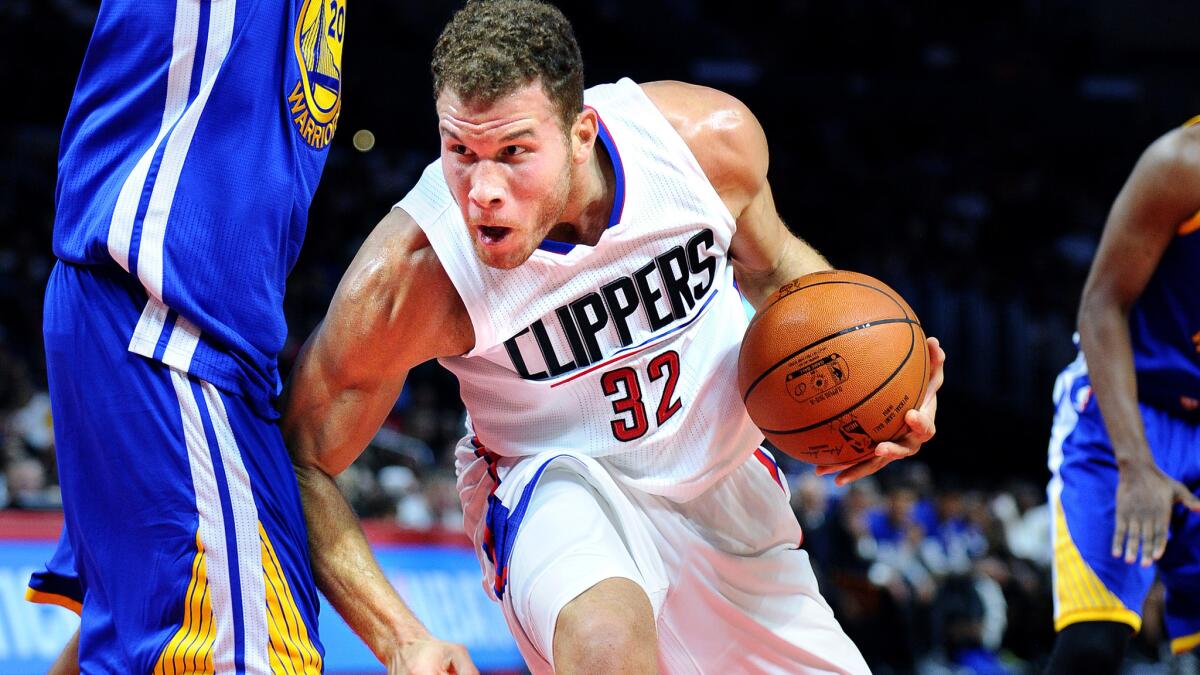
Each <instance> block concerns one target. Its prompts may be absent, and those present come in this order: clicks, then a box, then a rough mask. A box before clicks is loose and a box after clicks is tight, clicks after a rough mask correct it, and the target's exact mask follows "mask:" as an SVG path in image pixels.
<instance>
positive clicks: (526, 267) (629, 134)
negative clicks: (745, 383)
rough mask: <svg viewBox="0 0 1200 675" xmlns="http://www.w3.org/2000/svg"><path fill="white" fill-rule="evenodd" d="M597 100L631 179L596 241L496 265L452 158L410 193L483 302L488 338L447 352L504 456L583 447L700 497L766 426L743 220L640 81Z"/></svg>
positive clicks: (663, 490) (611, 88) (623, 470)
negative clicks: (746, 365)
mask: <svg viewBox="0 0 1200 675" xmlns="http://www.w3.org/2000/svg"><path fill="white" fill-rule="evenodd" d="M585 101H586V103H587V105H589V106H591V107H592V108H594V109H595V110H596V112H597V113H598V115H599V116H600V119H601V122H602V124H601V133H600V142H602V143H603V144H604V146H605V148H606V149H607V151H608V154H609V156H610V157H611V158H612V162H613V169H614V173H615V176H616V190H615V199H614V204H613V210H612V217H611V219H610V222H609V226H608V229H607V230H606V231H605V232H604V234H603V235H602V236H601V237H600V240H599V242H598V243H597V244H596V245H595V246H585V245H578V244H577V245H571V244H564V243H561V242H553V241H546V242H543V244H542V245H541V246H540V247H539V248H538V249H537V250H535V251H534V253H533V256H532V257H531V258H530V259H529V260H528V261H526V262H525V263H524V264H522V265H521V266H519V267H517V268H516V269H512V270H499V269H493V268H491V267H488V266H487V265H484V264H483V263H481V262H480V261H479V259H478V258H477V256H476V255H475V252H474V249H473V248H472V245H471V239H470V234H469V232H468V230H467V227H466V225H465V224H464V222H463V219H462V215H461V213H460V211H459V209H458V206H457V205H456V204H455V202H454V200H453V198H452V196H451V195H450V192H449V190H448V189H447V186H446V182H445V179H444V178H443V175H442V169H441V163H440V162H434V163H433V164H431V165H430V166H429V167H428V168H426V170H425V172H424V174H423V175H422V176H421V179H420V181H419V182H418V183H417V185H416V187H414V188H413V190H412V191H411V192H409V194H408V195H407V196H406V197H405V198H404V199H403V200H402V201H401V202H400V203H399V204H398V205H397V206H398V207H399V208H403V209H404V210H405V211H406V212H407V213H408V214H409V215H410V216H412V218H413V219H414V220H416V222H417V224H418V225H420V227H421V229H422V230H424V231H425V234H426V235H427V236H428V238H429V241H430V243H431V244H432V246H433V250H434V252H435V253H436V254H437V256H438V259H439V260H440V261H441V263H442V266H443V267H445V269H446V273H447V274H448V275H449V277H450V280H451V281H452V282H453V283H454V286H455V288H457V289H458V293H459V295H460V296H461V297H462V300H463V303H464V304H465V305H466V308H467V311H468V313H469V314H470V317H471V323H472V325H473V327H474V329H475V347H474V349H472V350H471V351H470V352H468V353H467V354H465V355H464V356H461V357H455V358H446V359H442V360H441V363H442V365H444V366H445V367H446V368H448V369H450V370H451V371H452V372H453V373H454V374H455V375H457V376H458V379H459V383H460V387H461V396H462V400H463V402H464V404H465V405H466V408H467V412H468V414H469V416H470V424H471V426H472V430H473V432H474V433H475V435H477V436H478V438H479V441H480V442H481V443H482V444H483V445H484V446H486V447H487V449H488V450H491V451H492V452H495V453H496V454H499V455H502V456H526V455H533V454H536V453H540V452H545V451H553V450H572V451H575V452H580V453H583V454H586V455H590V456H592V457H596V458H598V459H600V461H601V462H602V463H603V464H604V465H605V466H607V467H608V468H609V469H611V470H612V471H613V474H614V476H615V477H616V478H617V480H619V481H622V482H624V483H626V484H628V485H630V486H631V487H634V488H636V489H640V490H643V491H645V492H650V493H654V494H660V495H664V496H667V497H671V498H673V499H678V500H684V499H688V498H690V497H692V496H694V495H696V494H699V493H700V492H701V491H703V490H704V489H705V488H706V487H708V486H709V485H711V484H712V483H714V482H715V481H716V480H718V479H720V478H721V477H723V476H724V475H726V474H727V473H729V472H730V471H731V470H733V469H734V468H735V467H736V466H737V465H738V464H739V463H740V462H742V461H743V460H745V458H746V457H747V456H748V455H749V453H750V452H752V451H753V450H754V448H756V447H757V446H758V444H759V443H761V442H762V438H763V437H762V434H761V433H760V432H759V431H758V429H757V428H755V426H754V425H753V423H752V422H751V421H750V418H749V416H748V415H747V414H746V409H745V407H744V406H743V404H742V401H741V397H740V396H739V395H738V387H737V355H738V347H739V345H740V344H741V340H742V335H743V333H744V332H745V329H746V325H747V319H746V314H745V310H744V309H743V306H742V302H741V297H740V294H739V293H738V290H737V288H736V287H735V286H734V281H733V268H732V266H731V265H730V262H729V255H728V253H729V242H730V239H731V238H732V237H733V234H734V231H735V229H736V224H735V221H734V218H733V216H732V215H731V214H730V212H729V210H728V209H727V208H726V207H725V204H724V203H723V202H722V201H721V198H720V196H718V194H717V192H716V190H715V189H714V188H713V186H712V184H711V183H709V181H708V178H707V177H706V176H705V175H704V172H703V170H702V169H701V168H700V165H699V163H698V162H697V161H696V158H695V157H694V156H693V155H692V152H691V150H690V149H689V148H688V147H687V144H686V143H685V142H684V140H683V138H681V137H680V136H679V134H678V133H677V132H676V131H675V129H674V128H673V127H672V126H671V124H670V123H669V122H668V121H667V119H666V118H665V117H664V116H663V115H662V113H661V112H659V110H658V108H656V107H655V106H654V104H653V103H652V102H651V101H650V99H649V98H648V97H647V96H646V95H645V93H643V92H642V89H641V87H639V86H638V85H637V84H636V83H635V82H633V81H632V80H629V79H622V80H621V81H619V82H617V83H615V84H608V85H602V86H598V87H594V88H591V89H589V90H587V92H586V94H585ZM601 157H602V156H601Z"/></svg>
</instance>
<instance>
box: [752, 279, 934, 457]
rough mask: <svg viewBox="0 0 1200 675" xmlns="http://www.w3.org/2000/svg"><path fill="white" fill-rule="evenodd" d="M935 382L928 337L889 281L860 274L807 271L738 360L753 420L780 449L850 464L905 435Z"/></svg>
mask: <svg viewBox="0 0 1200 675" xmlns="http://www.w3.org/2000/svg"><path fill="white" fill-rule="evenodd" d="M928 383H929V350H928V349H927V348H926V346H925V331H924V330H922V328H921V324H920V322H919V321H918V320H917V316H916V314H914V313H913V311H912V308H910V307H909V306H908V303H907V302H905V301H904V298H901V297H900V295H899V294H898V293H896V292H895V291H894V290H892V289H891V288H889V287H888V286H887V284H884V283H883V282H881V281H879V280H878V279H875V278H873V277H870V276H867V275H865V274H858V273H856V272H846V271H842V270H834V271H828V272H815V273H813V274H806V275H804V276H802V277H800V278H798V279H795V280H794V281H792V282H790V283H788V284H787V285H785V286H784V287H783V288H780V289H779V290H778V291H776V292H775V293H774V294H772V295H771V297H770V298H768V299H767V304H766V307H765V308H763V309H762V310H761V311H760V312H758V313H757V314H756V315H755V317H754V319H753V320H751V322H750V326H749V328H747V329H746V336H745V338H744V339H743V340H742V348H741V353H740V354H739V355H738V387H739V391H741V392H742V400H743V401H744V402H745V403H746V410H747V411H749V413H750V419H752V420H754V423H755V424H756V425H758V428H759V429H761V430H762V432H763V434H765V435H766V437H767V439H769V440H770V441H771V443H773V444H774V445H775V446H776V447H778V448H779V449H780V450H782V451H784V452H786V453H787V454H789V455H791V456H792V457H795V458H796V459H800V460H803V461H805V462H809V463H811V464H845V463H849V462H854V461H857V460H860V459H866V458H868V457H871V456H873V455H872V453H871V450H872V448H874V447H875V445H877V444H878V443H880V442H883V441H888V440H892V439H893V438H895V437H896V436H899V435H900V434H901V433H903V431H904V413H906V412H908V410H909V409H911V408H914V407H917V406H919V405H920V404H921V400H922V398H924V396H925V387H926V386H927V385H928Z"/></svg>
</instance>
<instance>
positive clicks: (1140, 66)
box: [0, 0, 1200, 673]
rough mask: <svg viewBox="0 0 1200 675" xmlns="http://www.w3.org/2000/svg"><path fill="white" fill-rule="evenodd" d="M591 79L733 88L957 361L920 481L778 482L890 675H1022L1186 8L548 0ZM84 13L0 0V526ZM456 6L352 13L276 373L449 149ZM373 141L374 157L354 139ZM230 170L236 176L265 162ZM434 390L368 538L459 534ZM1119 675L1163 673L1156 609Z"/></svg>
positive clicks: (38, 359) (792, 206)
mask: <svg viewBox="0 0 1200 675" xmlns="http://www.w3.org/2000/svg"><path fill="white" fill-rule="evenodd" d="M559 4H560V6H561V7H563V9H564V10H565V11H566V13H567V14H568V16H570V17H571V18H572V20H573V21H574V23H575V26H576V29H577V32H578V36H579V39H580V43H581V46H582V49H583V53H584V60H585V63H586V65H587V80H588V83H589V84H594V83H601V82H607V81H612V80H615V79H616V78H619V77H622V76H629V77H632V78H634V79H635V80H639V81H646V80H655V79H681V80H688V81H692V82H697V83H701V84H707V85H711V86H714V87H717V88H721V89H724V90H726V91H728V92H730V93H733V94H735V95H737V96H738V97H740V98H742V99H743V100H744V101H745V102H746V103H747V104H748V105H749V106H750V107H751V109H753V110H754V111H755V112H756V114H757V115H758V116H759V118H760V120H761V122H762V124H763V126H764V128H765V129H766V132H767V135H768V138H769V140H770V142H771V147H772V165H771V181H772V185H773V187H774V192H775V195H776V200H777V202H778V205H779V209H780V212H781V213H782V214H783V216H784V218H785V220H787V222H788V223H789V224H790V226H791V227H792V229H793V230H794V231H795V232H796V233H797V234H799V235H800V236H801V237H803V238H805V239H807V240H808V241H809V242H810V243H812V244H813V245H814V246H816V247H817V248H818V249H819V250H821V251H822V252H823V253H825V255H826V256H827V257H828V258H829V259H830V260H831V261H832V262H833V263H834V265H835V266H837V267H842V268H847V269H854V270H858V271H862V272H866V273H868V274H873V275H875V276H877V277H879V278H881V279H883V280H884V281H886V282H887V283H889V284H891V285H892V286H893V287H895V288H896V289H897V290H899V291H900V292H901V293H902V294H903V295H904V296H905V297H907V298H908V299H909V300H910V302H911V304H912V306H913V307H914V309H915V310H916V311H917V313H918V315H919V316H920V317H921V319H922V321H923V323H924V324H925V327H926V330H927V331H928V333H929V334H931V335H936V336H938V337H939V338H941V340H942V343H943V345H944V346H945V348H946V351H947V353H948V355H949V360H948V363H947V371H946V372H947V379H946V385H945V387H944V388H943V390H942V393H941V395H940V397H939V400H940V403H941V407H940V410H939V414H938V423H939V433H938V437H937V438H936V439H935V440H934V441H933V442H932V443H930V444H929V445H928V446H926V448H925V449H924V450H923V451H922V453H921V456H920V459H919V460H909V461H906V462H902V463H898V464H896V465H893V467H889V469H888V470H887V471H885V472H884V473H882V474H881V475H879V476H877V477H875V478H872V479H869V480H864V481H860V482H859V483H856V484H854V485H852V486H851V487H849V488H836V487H835V486H834V485H833V484H832V483H831V482H829V481H828V480H826V479H822V478H819V477H817V476H815V475H813V474H812V473H811V472H810V471H808V470H807V469H806V467H805V466H804V465H802V464H799V463H796V462H788V461H784V463H783V468H784V470H785V472H786V473H787V476H788V478H789V479H790V481H791V483H792V490H793V503H794V506H795V509H796V513H797V516H798V517H799V518H800V521H801V523H802V524H803V525H804V529H805V544H804V546H805V548H806V549H807V550H808V551H809V552H810V554H811V555H812V557H813V559H814V563H815V567H816V569H817V572H818V574H819V576H820V577H821V585H822V589H823V591H824V592H825V593H826V595H827V596H828V597H829V599H830V601H831V603H832V604H833V605H834V606H835V609H836V611H837V612H838V614H839V616H840V618H841V620H842V622H843V624H844V625H845V626H846V628H847V630H848V631H849V632H850V634H851V635H852V637H854V639H855V640H856V642H858V644H859V645H860V646H861V647H862V649H863V651H864V653H865V654H866V655H867V657H868V660H869V661H870V662H871V664H872V667H873V668H874V669H875V670H876V671H877V672H881V673H888V672H897V673H900V672H913V671H920V672H926V673H959V672H979V673H993V672H994V673H1003V672H1014V673H1016V672H1032V671H1035V670H1036V669H1037V667H1038V665H1039V664H1041V663H1043V662H1044V659H1045V657H1046V654H1047V653H1048V650H1049V647H1050V645H1051V643H1052V639H1053V633H1052V625H1051V624H1052V620H1051V595H1050V586H1049V584H1050V576H1049V571H1048V569H1049V561H1050V552H1051V547H1050V535H1049V528H1050V515H1049V514H1050V511H1049V510H1048V508H1047V505H1046V503H1045V502H1046V497H1045V483H1046V480H1047V479H1048V473H1047V471H1046V470H1045V458H1046V443H1047V438H1048V433H1049V423H1050V415H1051V412H1052V408H1051V404H1050V393H1051V388H1052V384H1053V378H1054V376H1055V374H1056V373H1057V371H1058V370H1059V369H1061V368H1062V367H1063V366H1064V365H1066V364H1067V363H1068V362H1069V361H1070V360H1071V358H1072V357H1073V353H1074V347H1073V346H1072V341H1071V335H1072V331H1073V325H1074V312H1075V308H1076V303H1077V300H1078V297H1079V293H1080V290H1081V287H1082V283H1083V279H1084V277H1085V275H1086V272H1087V266H1088V264H1089V262H1090V260H1091V256H1092V254H1093V252H1094V249H1095V246H1096V243H1097V240H1098V236H1099V232H1100V229H1101V227H1102V225H1103V222H1104V218H1105V215H1106V212H1107V209H1108V206H1109V204H1110V203H1111V201H1112V199H1113V197H1114V196H1115V194H1116V192H1117V190H1118V189H1119V188H1120V185H1121V183H1122V181H1123V180H1124V177H1125V176H1126V175H1127V174H1128V171H1129V169H1130V168H1131V167H1132V164H1133V162H1134V161H1135V160H1136V158H1137V156H1138V154H1139V153H1140V152H1141V150H1142V149H1143V148H1144V147H1145V145H1146V144H1148V143H1149V142H1150V141H1151V140H1152V139H1153V138H1155V137H1156V136H1158V135H1159V134H1161V133H1163V132H1164V131H1165V130H1167V129H1168V128H1170V127H1172V126H1175V125H1178V124H1181V123H1183V122H1184V121H1185V120H1186V119H1188V118H1189V117H1191V116H1192V115H1194V114H1198V113H1200V90H1198V89H1197V87H1196V82H1197V80H1196V73H1197V65H1200V40H1197V38H1196V33H1195V26H1197V25H1200V4H1197V3H1195V2H1188V1H1186V0H1174V1H1168V0H1146V1H1143V2H1137V3H1129V2H1120V1H1117V0H1000V1H998V2H991V3H975V2H969V3H962V2H935V1H931V0H913V1H903V2H901V1H897V0H838V1H828V0H826V1H821V0H763V1H758V0H747V1H742V2H736V3H733V2H725V1H724V0H593V1H591V2H563V3H559ZM97 5H98V2H97V0H0V44H4V45H5V46H6V49H4V50H3V51H2V52H0V53H2V54H3V55H2V56H0V72H3V73H4V80H5V90H6V91H8V92H10V104H9V105H7V106H5V107H4V110H3V113H2V114H3V122H4V123H3V124H2V125H0V232H2V233H3V236H2V237H0V453H2V454H0V474H2V477H0V507H4V508H9V509H55V508H58V505H59V503H60V498H59V496H58V492H57V489H56V479H55V467H54V438H53V432H52V429H51V426H50V408H49V402H48V397H47V394H46V391H45V387H46V385H45V374H44V361H43V355H42V347H41V300H42V291H43V288H44V284H45V281H46V278H47V275H48V274H49V271H50V268H51V266H52V265H53V262H54V259H53V254H52V252H51V249H50V232H51V226H52V223H53V217H54V184H55V175H56V153H57V145H58V139H59V132H60V129H61V124H62V120H63V117H64V115H65V113H66V110H67V105H68V102H69V100H70V96H71V92H72V89H73V85H74V81H75V77H76V74H77V71H78V68H79V64H80V62H81V60H82V57H83V54H84V51H85V49H86V46H87V41H88V37H89V35H90V31H91V25H92V22H93V20H94V17H95V13H96V7H97ZM458 5H459V3H458V2H448V1H442V0H419V1H415V0H414V1H411V2H409V1H396V2H381V1H375V2H371V1H370V0H363V1H362V2H358V3H354V7H353V9H352V13H351V15H350V19H349V21H348V27H347V30H348V32H349V36H350V39H349V41H348V42H347V47H346V51H345V56H344V59H345V60H344V73H345V80H344V99H343V112H342V116H341V120H340V122H339V127H338V134H337V136H336V137H335V139H334V142H333V148H332V151H331V153H330V155H329V161H328V166H327V169H326V171H325V175H324V179H323V181H322V183H321V187H320V189H319V191H318V192H317V196H316V200H315V202H314V204H313V208H312V211H311V216H310V221H309V229H308V235H307V240H306V242H305V245H304V250H303V253H302V255H301V258H300V261H299V263H298V264H297V266H296V268H295V270H294V271H293V273H292V275H291V278H290V281H289V286H288V295H287V301H286V306H287V314H288V320H289V325H290V329H291V336H290V338H289V342H288V345H287V347H286V349H285V351H284V353H283V354H282V357H281V360H282V365H283V367H282V370H283V371H284V372H285V373H286V372H287V370H288V368H289V367H290V365H291V361H292V359H293V358H294V356H295V354H296V352H297V350H298V349H299V347H300V345H301V344H302V343H303V341H304V339H305V337H306V336H307V335H308V334H309V332H310V331H311V330H312V328H313V327H314V326H315V325H316V324H317V322H318V321H320V319H321V317H322V316H323V313H324V310H325V307H326V306H327V303H328V301H329V299H330V297H331V296H332V293H333V290H334V288H335V286H336V284H337V281H338V279H339V278H340V276H341V273H342V271H343V270H344V269H345V267H346V265H347V263H348V262H349V260H350V258H351V257H352V256H353V254H354V252H355V251H356V250H357V248H358V246H359V244H360V243H361V241H362V240H363V238H364V237H365V236H366V234H367V233H368V232H369V231H370V229H371V227H372V226H373V225H374V223H375V222H377V221H378V220H379V219H380V218H381V217H382V216H383V215H384V214H385V213H386V212H387V210H388V209H389V208H390V206H391V205H392V204H393V203H394V202H395V201H397V200H398V199H399V198H400V197H402V196H403V195H404V193H405V192H406V191H407V189H408V188H409V187H410V186H411V185H412V184H413V182H414V181H415V179H416V177H417V175H418V173H419V171H420V170H421V169H422V168H423V167H424V165H425V164H426V163H428V162H429V161H430V160H431V159H433V158H434V156H435V155H436V153H437V139H436V134H435V131H434V130H435V123H434V117H433V104H432V97H431V91H430V89H431V84H430V76H429V72H428V59H429V54H430V51H431V49H432V46H433V42H434V40H435V39H436V36H437V34H438V32H439V30H440V28H441V26H442V25H443V24H444V23H445V21H446V20H447V18H448V17H449V16H450V14H451V13H452V11H453V10H454V9H455V8H456V7H457V6H458ZM359 130H369V131H370V132H372V135H373V137H374V142H373V145H370V146H369V147H368V146H367V145H366V144H361V145H362V147H361V148H356V147H355V144H352V142H351V138H352V137H353V136H354V135H355V132H357V131H359ZM252 151H253V149H247V152H248V155H247V157H246V158H245V160H246V161H253V156H252ZM462 416H463V411H462V407H461V404H460V403H459V401H458V398H457V387H456V383H455V381H454V379H453V377H452V376H451V375H449V374H448V373H447V372H445V371H444V370H442V369H441V368H439V367H438V366H436V365H435V364H426V365H425V366H422V367H420V368H418V369H417V370H415V371H414V372H413V373H412V375H411V376H410V378H409V381H408V383H407V385H406V388H405V391H404V393H403V395H402V396H401V398H400V400H398V401H397V402H396V405H395V408H394V411H393V413H392V415H391V417H390V418H389V420H388V422H387V424H386V426H385V428H384V429H383V430H382V431H381V432H380V433H379V435H378V436H377V437H376V438H375V440H374V442H373V443H372V445H371V447H370V448H369V449H368V451H367V452H366V453H365V454H364V456H363V458H362V459H361V460H360V461H359V462H358V463H356V464H355V465H354V466H352V467H351V468H350V469H349V470H348V471H346V472H345V473H344V474H343V475H342V476H341V477H340V478H339V482H340V483H341V486H342V488H343V489H344V491H345V492H346V494H347V496H348V497H349V498H350V500H351V502H352V504H353V505H354V507H355V509H356V510H357V511H358V512H359V514H361V515H362V516H363V517H369V518H383V519H392V520H394V521H395V522H397V523H399V524H400V525H402V526H404V527H408V528H414V529H426V528H430V529H441V530H451V531H453V530H455V529H461V513H460V512H459V509H458V503H457V495H456V492H455V488H454V473H453V463H452V457H451V448H452V446H453V443H454V442H455V440H457V438H458V437H459V435H460V433H461V429H462ZM1160 606H1161V595H1160V594H1157V593H1156V594H1154V595H1152V597H1151V600H1150V601H1149V602H1148V606H1147V612H1146V614H1147V621H1146V627H1145V628H1144V629H1143V632H1142V634H1141V636H1139V638H1138V639H1137V642H1136V644H1135V647H1134V649H1133V650H1131V651H1132V653H1131V658H1130V664H1129V665H1128V666H1127V669H1128V670H1129V671H1130V672H1134V671H1137V672H1143V671H1145V672H1166V671H1172V672H1174V671H1180V672H1182V671H1185V670H1188V669H1192V670H1194V668H1195V663H1194V661H1191V660H1188V659H1184V660H1183V661H1181V660H1179V659H1174V660H1168V659H1166V657H1164V656H1162V647H1161V643H1162V639H1161V637H1162V632H1161V627H1160V623H1159V622H1158V620H1157V616H1158V615H1159V614H1160V613H1161V609H1160Z"/></svg>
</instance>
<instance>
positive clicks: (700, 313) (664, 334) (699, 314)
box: [613, 288, 721, 356]
mask: <svg viewBox="0 0 1200 675" xmlns="http://www.w3.org/2000/svg"><path fill="white" fill-rule="evenodd" d="M720 292H721V289H719V288H718V289H716V290H714V291H713V292H712V293H711V294H710V295H709V296H708V299H707V300H705V301H704V304H703V305H701V306H700V311H698V312H696V316H693V317H692V318H690V319H688V320H687V321H685V322H684V323H681V324H679V325H678V326H675V327H674V328H671V329H669V330H666V331H664V332H662V333H659V334H657V335H651V336H650V337H648V338H646V339H645V340H644V341H643V342H642V343H641V344H637V345H630V346H628V347H624V348H622V349H618V350H617V351H615V352H613V356H617V355H618V354H623V353H625V352H627V351H629V350H631V349H641V348H642V347H645V346H646V345H648V344H650V343H651V342H654V341H655V340H659V339H661V338H665V337H667V336H668V335H670V334H672V333H678V332H679V331H681V330H683V329H684V328H687V327H688V326H690V325H692V324H693V323H696V319H699V318H700V317H702V316H704V312H705V310H707V309H708V306H709V305H711V304H712V300H713V298H715V297H717V293H720Z"/></svg>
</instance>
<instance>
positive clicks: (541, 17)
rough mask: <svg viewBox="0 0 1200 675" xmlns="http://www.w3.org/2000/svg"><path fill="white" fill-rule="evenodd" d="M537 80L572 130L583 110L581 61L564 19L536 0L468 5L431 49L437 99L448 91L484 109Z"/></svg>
mask: <svg viewBox="0 0 1200 675" xmlns="http://www.w3.org/2000/svg"><path fill="white" fill-rule="evenodd" d="M539 79H540V80H541V83H542V88H543V89H544V90H545V92H546V96H547V98H549V99H550V101H551V103H553V104H554V106H555V108H557V111H558V114H559V117H560V119H561V120H562V121H563V129H564V130H566V129H570V127H571V124H572V123H573V122H574V121H575V116H576V115H578V114H579V111H580V110H582V109H583V58H582V56H580V54H579V44H578V43H576V42H575V31H574V29H573V28H572V27H571V23H570V22H569V21H567V17H565V16H563V13H562V12H561V11H559V10H558V8H557V7H555V6H553V5H551V4H549V3H546V2H541V1H540V0H471V1H470V2H468V3H467V5H466V6H465V7H463V8H462V9H460V10H458V12H457V13H455V15H454V18H452V19H451V20H450V23H448V24H446V28H445V29H444V30H442V35H441V37H439V38H438V41H437V46H435V47H434V48H433V95H434V96H435V97H437V96H439V95H440V94H441V93H442V92H443V91H445V90H446V89H447V88H448V89H449V90H450V91H452V92H454V93H455V94H456V95H458V96H460V97H461V98H462V99H464V100H465V101H469V102H471V103H482V104H485V105H486V104H489V103H492V102H493V101H495V100H497V99H498V98H500V97H502V96H505V95H507V94H511V93H512V92H514V91H516V90H517V89H519V88H521V87H523V86H525V85H527V84H530V83H532V82H534V81H535V80H539Z"/></svg>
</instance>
